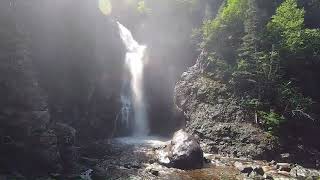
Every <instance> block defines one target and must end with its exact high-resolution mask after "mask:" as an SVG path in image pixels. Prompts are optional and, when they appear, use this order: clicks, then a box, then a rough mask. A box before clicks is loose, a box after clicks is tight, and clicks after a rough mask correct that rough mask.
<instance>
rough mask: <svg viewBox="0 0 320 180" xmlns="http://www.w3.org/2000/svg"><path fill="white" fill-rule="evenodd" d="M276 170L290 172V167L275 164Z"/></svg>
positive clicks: (286, 164) (287, 164)
mask: <svg viewBox="0 0 320 180" xmlns="http://www.w3.org/2000/svg"><path fill="white" fill-rule="evenodd" d="M277 169H278V170H279V171H287V172H290V170H291V165H290V164H289V163H277Z"/></svg>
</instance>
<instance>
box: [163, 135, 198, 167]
mask: <svg viewBox="0 0 320 180" xmlns="http://www.w3.org/2000/svg"><path fill="white" fill-rule="evenodd" d="M159 161H160V163H162V164H164V165H166V166H169V167H175V168H179V169H195V168H201V167H202V165H203V152H202V150H201V147H200V144H199V142H198V140H197V139H196V138H195V137H194V136H192V135H190V134H188V133H187V132H185V131H183V130H179V131H177V132H175V133H174V135H173V138H172V140H171V142H170V144H168V145H167V146H166V147H165V148H164V149H162V150H160V151H159Z"/></svg>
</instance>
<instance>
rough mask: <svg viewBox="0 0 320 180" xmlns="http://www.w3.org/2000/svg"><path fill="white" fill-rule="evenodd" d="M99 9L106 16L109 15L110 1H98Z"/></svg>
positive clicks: (110, 10)
mask: <svg viewBox="0 0 320 180" xmlns="http://www.w3.org/2000/svg"><path fill="white" fill-rule="evenodd" d="M99 9H100V11H101V12H102V13H103V14H104V15H106V16H108V15H109V14H111V12H112V5H111V2H110V0H99Z"/></svg>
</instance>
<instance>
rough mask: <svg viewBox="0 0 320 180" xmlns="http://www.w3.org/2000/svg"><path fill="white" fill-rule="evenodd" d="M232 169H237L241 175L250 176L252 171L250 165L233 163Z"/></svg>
mask: <svg viewBox="0 0 320 180" xmlns="http://www.w3.org/2000/svg"><path fill="white" fill-rule="evenodd" d="M234 167H235V168H237V169H238V170H239V171H240V172H241V173H245V174H250V173H251V172H252V171H253V168H252V166H251V165H245V164H243V163H241V162H235V163H234Z"/></svg>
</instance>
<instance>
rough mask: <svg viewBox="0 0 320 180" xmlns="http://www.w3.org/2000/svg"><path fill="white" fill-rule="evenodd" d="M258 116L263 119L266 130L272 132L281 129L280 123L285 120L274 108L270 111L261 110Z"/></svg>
mask: <svg viewBox="0 0 320 180" xmlns="http://www.w3.org/2000/svg"><path fill="white" fill-rule="evenodd" d="M258 116H259V118H260V120H262V122H263V125H264V127H265V128H266V130H267V131H269V132H270V133H271V134H274V133H276V132H277V131H278V130H279V128H280V125H281V124H282V123H284V122H285V118H284V117H283V116H282V115H280V114H278V113H276V112H274V111H273V110H271V111H270V112H265V111H259V112H258Z"/></svg>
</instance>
